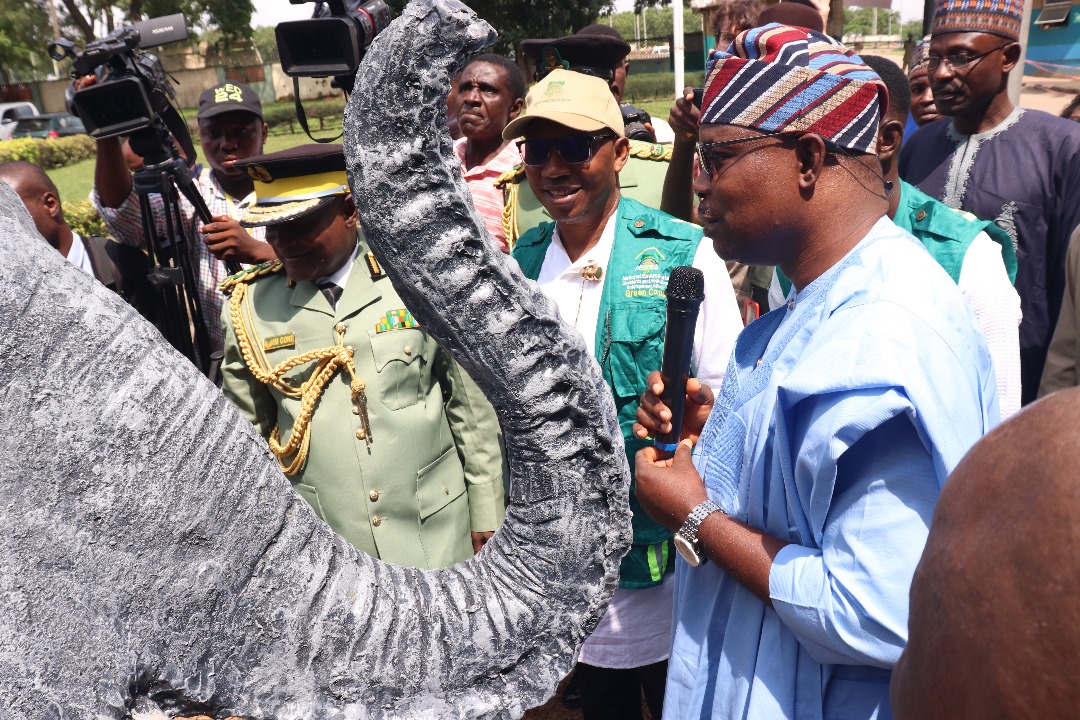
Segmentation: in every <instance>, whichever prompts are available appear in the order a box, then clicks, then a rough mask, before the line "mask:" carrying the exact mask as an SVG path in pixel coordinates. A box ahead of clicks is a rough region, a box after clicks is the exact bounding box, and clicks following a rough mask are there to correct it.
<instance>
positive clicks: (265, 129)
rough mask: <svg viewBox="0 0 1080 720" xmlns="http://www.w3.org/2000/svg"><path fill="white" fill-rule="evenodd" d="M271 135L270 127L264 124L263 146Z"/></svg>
mask: <svg viewBox="0 0 1080 720" xmlns="http://www.w3.org/2000/svg"><path fill="white" fill-rule="evenodd" d="M269 134H270V126H269V125H267V124H266V123H263V124H262V143H261V145H265V144H266V136H267V135H269ZM261 145H260V150H261Z"/></svg>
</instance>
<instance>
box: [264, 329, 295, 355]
mask: <svg viewBox="0 0 1080 720" xmlns="http://www.w3.org/2000/svg"><path fill="white" fill-rule="evenodd" d="M294 345H296V335H294V334H292V333H285V334H284V335H275V336H273V337H268V338H266V339H265V340H263V349H264V350H267V351H269V350H280V349H281V348H291V347H293V346H294Z"/></svg>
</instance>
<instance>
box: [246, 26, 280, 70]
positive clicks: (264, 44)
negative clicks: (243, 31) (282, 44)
mask: <svg viewBox="0 0 1080 720" xmlns="http://www.w3.org/2000/svg"><path fill="white" fill-rule="evenodd" d="M251 43H252V44H253V45H254V46H255V47H257V48H258V49H259V55H261V56H262V61H263V62H264V63H276V62H277V61H278V48H277V36H275V35H274V28H273V27H272V26H271V27H257V28H255V31H254V32H252V33H251Z"/></svg>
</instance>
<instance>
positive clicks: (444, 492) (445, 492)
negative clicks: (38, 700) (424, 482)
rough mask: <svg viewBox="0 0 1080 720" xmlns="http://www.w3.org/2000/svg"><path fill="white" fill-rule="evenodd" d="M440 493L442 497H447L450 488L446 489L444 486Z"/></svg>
mask: <svg viewBox="0 0 1080 720" xmlns="http://www.w3.org/2000/svg"><path fill="white" fill-rule="evenodd" d="M442 491H443V495H449V494H450V488H448V487H446V486H445V485H443V489H442Z"/></svg>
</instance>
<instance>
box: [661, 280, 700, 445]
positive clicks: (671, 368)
mask: <svg viewBox="0 0 1080 720" xmlns="http://www.w3.org/2000/svg"><path fill="white" fill-rule="evenodd" d="M704 299H705V275H704V274H703V273H702V272H701V271H700V270H698V269H697V268H695V267H690V266H689V265H680V266H679V267H677V268H675V269H674V270H672V271H671V277H669V278H668V286H667V329H666V330H665V332H664V361H663V364H662V365H661V367H660V375H661V377H662V378H663V380H664V392H662V393H661V394H660V400H661V402H663V403H664V405H667V407H668V409H669V410H671V432H666V433H659V434H658V435H657V436H656V437H655V438H654V439H653V445H654V446H655V447H656V449H657V450H659V451H660V455H661V457H670V456H671V455H673V454H674V453H675V449H676V448H678V447H679V432H680V431H681V430H682V421H683V411H684V410H685V407H686V380H687V378H688V377H690V356H691V355H692V354H693V352H694V328H695V327H696V326H697V316H698V309H699V308H700V307H701V301H702V300H704Z"/></svg>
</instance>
